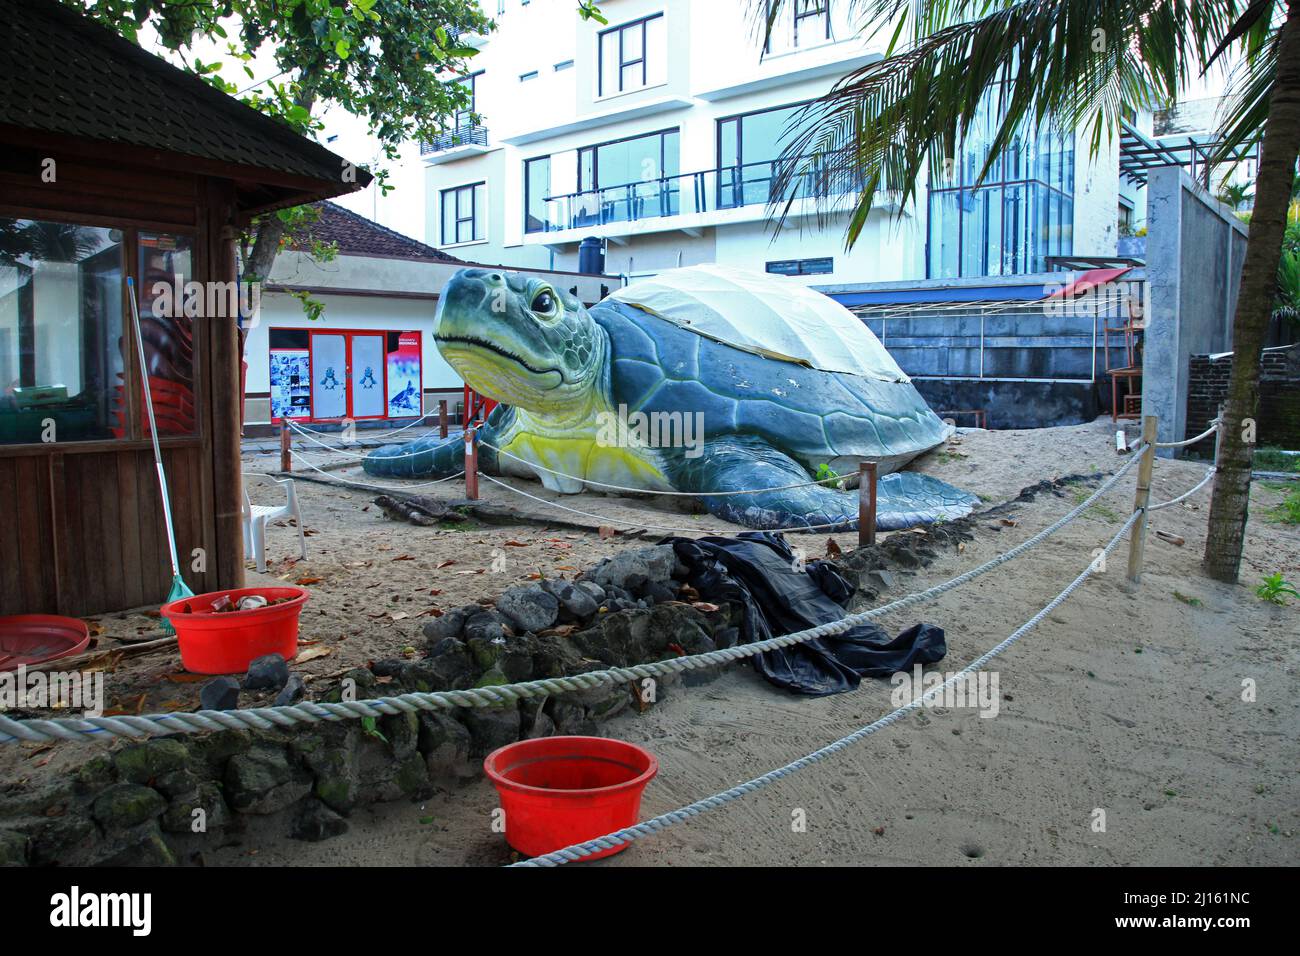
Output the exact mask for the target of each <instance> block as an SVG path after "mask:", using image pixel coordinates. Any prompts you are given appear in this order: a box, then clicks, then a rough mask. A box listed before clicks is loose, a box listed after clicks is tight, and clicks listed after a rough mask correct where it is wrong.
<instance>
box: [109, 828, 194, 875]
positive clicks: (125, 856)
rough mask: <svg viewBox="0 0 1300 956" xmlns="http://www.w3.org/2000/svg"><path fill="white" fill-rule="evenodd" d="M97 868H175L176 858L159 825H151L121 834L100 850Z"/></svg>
mask: <svg viewBox="0 0 1300 956" xmlns="http://www.w3.org/2000/svg"><path fill="white" fill-rule="evenodd" d="M95 865H96V866H108V867H121V866H175V865H176V856H175V855H174V854H173V853H172V850H171V847H169V846H168V845H167V841H166V840H164V839H163V835H162V833H160V832H159V830H158V824H156V823H150V824H148V825H147V826H143V827H140V828H139V829H137V830H134V831H132V832H130V833H124V834H121V835H119V836H117V837H115V838H114V839H112V840H110V841H109V842H108V843H107V844H105V845H104V846H103V847H101V848H100V850H99V854H98V856H97V859H96V860H95Z"/></svg>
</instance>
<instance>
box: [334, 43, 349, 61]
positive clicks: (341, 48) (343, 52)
mask: <svg viewBox="0 0 1300 956" xmlns="http://www.w3.org/2000/svg"><path fill="white" fill-rule="evenodd" d="M351 46H352V44H350V43H349V42H348V41H347V38H346V37H345V38H344V39H341V40H337V41H336V42H335V43H334V52H335V53H337V54H338V55H339V59H340V60H346V59H347V58H348V50H349V49H350V48H351Z"/></svg>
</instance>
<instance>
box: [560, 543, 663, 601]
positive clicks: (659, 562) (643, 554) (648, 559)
mask: <svg viewBox="0 0 1300 956" xmlns="http://www.w3.org/2000/svg"><path fill="white" fill-rule="evenodd" d="M676 563H677V556H676V555H675V554H674V553H673V549H672V547H671V546H667V545H658V546H654V547H649V548H636V549H635V550H632V551H623V552H621V553H620V554H616V555H614V557H612V558H606V559H605V560H604V561H602V562H601V563H600V564H598V565H596V566H595V567H594V568H592V569H591V570H590V571H588V572H587V573H586V574H584V575H583V578H584V579H585V580H588V581H592V582H594V583H596V584H599V585H601V586H603V587H609V586H610V585H614V586H615V587H619V588H623V589H625V590H628V591H635V590H637V589H639V588H641V587H644V586H645V585H646V583H647V582H649V581H660V582H667V581H668V580H669V579H670V578H671V577H672V576H673V569H674V568H675V567H676Z"/></svg>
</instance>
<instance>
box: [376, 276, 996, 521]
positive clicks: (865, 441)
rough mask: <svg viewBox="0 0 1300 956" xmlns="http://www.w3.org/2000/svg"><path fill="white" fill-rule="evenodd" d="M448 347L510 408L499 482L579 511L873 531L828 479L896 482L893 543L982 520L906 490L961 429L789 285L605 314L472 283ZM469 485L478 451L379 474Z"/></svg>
mask: <svg viewBox="0 0 1300 956" xmlns="http://www.w3.org/2000/svg"><path fill="white" fill-rule="evenodd" d="M434 341H435V342H436V343H437V346H438V350H439V351H440V352H441V353H442V355H443V356H444V357H445V358H446V360H447V361H448V362H449V363H450V364H451V366H452V367H453V368H455V369H456V371H457V372H459V373H460V374H461V376H462V377H463V378H464V379H465V381H466V382H467V383H468V384H469V385H470V387H471V388H473V389H474V390H475V391H477V392H478V393H480V394H481V395H485V396H487V397H489V398H492V399H495V400H497V401H499V402H502V403H503V404H502V405H500V406H498V407H497V408H496V409H495V410H494V411H493V412H492V414H491V415H490V416H489V417H488V420H487V422H486V425H485V426H484V427H482V428H480V429H479V432H478V434H479V436H480V437H481V438H482V445H481V452H480V455H479V467H480V469H481V470H482V471H484V472H486V473H489V474H504V475H515V476H523V477H527V478H535V479H539V480H540V481H541V482H542V484H543V485H544V486H545V487H547V488H549V489H551V490H552V491H559V492H567V493H576V492H580V491H583V490H584V489H585V488H588V487H590V488H591V489H593V490H596V491H610V490H611V489H610V488H609V487H608V486H618V487H620V488H623V489H636V490H639V491H643V492H646V493H649V494H654V493H656V492H665V491H675V492H687V493H691V494H698V495H701V498H700V501H701V502H702V503H703V504H704V505H705V506H706V507H707V508H708V510H709V511H710V512H711V513H712V514H714V515H716V516H718V517H719V518H723V519H725V520H727V521H731V522H735V523H737V524H741V525H744V526H746V527H750V528H764V529H789V530H799V529H808V528H814V529H816V528H829V529H834V530H852V529H855V528H856V527H857V521H858V500H857V495H856V494H853V493H846V492H844V491H840V490H837V489H835V488H832V487H828V486H826V485H809V484H807V482H810V481H811V480H813V477H814V476H815V475H816V474H817V471H818V468H819V466H821V465H823V464H824V465H827V466H829V467H830V468H831V469H832V470H834V471H835V472H836V473H839V474H845V473H848V472H851V471H856V470H857V464H858V462H859V461H864V460H865V461H876V462H878V463H879V467H880V471H881V472H882V473H883V474H884V475H885V476H884V477H883V478H881V480H880V482H879V495H878V510H877V527H879V528H882V529H891V528H901V527H907V526H909V525H913V524H917V523H923V522H930V521H935V520H938V519H941V518H955V517H959V516H961V515H965V514H967V513H969V512H970V511H971V509H972V508H973V507H974V505H975V504H976V503H977V500H978V499H976V498H975V497H974V496H972V495H970V494H967V493H966V492H963V491H959V490H958V489H956V488H953V487H952V486H950V485H947V484H944V483H943V482H941V481H939V480H937V479H935V478H932V477H930V476H928V475H922V474H917V473H914V472H900V471H897V469H898V468H901V467H902V466H903V465H904V464H906V463H907V462H908V461H910V460H911V459H912V458H913V457H915V456H916V455H918V454H920V453H921V452H923V451H925V450H927V449H929V448H933V447H934V446H936V445H938V444H939V443H941V442H942V441H943V440H944V439H945V438H946V437H947V435H948V434H949V431H950V426H948V425H945V424H944V423H943V422H942V421H940V420H939V418H938V417H937V416H936V415H935V414H934V412H932V411H931V410H930V408H929V407H928V406H927V405H926V403H925V400H924V399H923V398H921V395H920V393H918V392H917V390H916V388H915V386H913V385H912V383H911V381H910V380H909V379H908V378H907V376H906V375H905V374H903V371H902V370H901V369H900V368H899V367H898V365H897V364H896V363H895V362H894V360H893V358H892V357H891V356H890V355H889V353H888V352H886V351H885V349H884V347H883V346H882V345H881V344H880V342H879V340H877V339H876V337H875V336H874V335H873V334H872V333H871V331H870V330H869V329H867V328H866V326H865V325H863V323H862V322H861V321H860V320H859V319H857V317H855V316H854V315H853V314H852V313H850V312H849V311H848V310H847V309H845V308H843V307H842V306H840V305H839V304H838V303H836V302H834V301H833V300H831V299H830V298H828V297H827V296H824V295H822V294H820V293H818V292H814V291H812V290H810V289H806V288H804V287H802V286H798V285H796V284H794V283H792V282H790V281H789V280H787V279H781V278H778V277H774V276H767V275H763V274H757V273H749V272H744V271H740V270H735V269H728V268H724V267H720V266H695V267H691V268H687V269H676V270H673V271H671V272H667V273H664V274H662V275H660V276H658V277H656V278H654V279H648V280H643V281H640V282H636V283H634V284H632V285H629V286H627V287H625V288H622V289H619V290H618V291H616V292H615V293H613V294H612V295H610V296H609V297H607V298H606V299H604V300H602V301H601V302H600V303H598V304H597V305H595V306H593V307H592V308H591V309H590V310H588V309H586V308H584V307H583V306H582V304H581V303H580V302H579V301H577V299H575V298H574V297H573V296H572V295H569V294H567V293H565V292H563V291H561V290H560V289H557V288H556V287H555V286H554V285H552V284H551V283H549V282H547V281H546V280H545V279H543V278H541V277H537V276H530V275H523V274H512V273H506V272H502V271H493V270H489V269H462V270H461V271H460V272H458V273H457V274H456V275H455V276H454V277H453V278H452V279H451V281H450V282H449V283H448V284H447V287H446V289H445V290H444V292H443V294H442V298H441V302H440V304H439V309H438V316H437V320H436V325H435V328H434ZM498 449H499V451H498ZM463 467H464V451H463V445H462V444H461V443H460V442H458V441H451V442H447V441H445V440H444V441H440V440H438V439H437V438H436V437H435V438H425V439H420V440H417V441H415V442H411V443H408V444H405V445H388V446H385V447H383V448H379V449H377V450H375V451H373V452H371V453H370V454H369V455H368V456H367V458H366V460H365V470H366V471H367V472H368V473H369V474H371V475H377V476H384V477H401V478H417V477H419V478H423V477H443V476H447V475H453V474H455V473H456V472H458V471H460V470H461V469H462V468H463ZM588 482H591V483H592V484H590V485H588V484H587V483H588ZM792 485H802V487H790V486H792ZM754 489H759V490H758V492H757V493H754V494H739V495H720V494H718V493H719V492H734V491H750V490H754Z"/></svg>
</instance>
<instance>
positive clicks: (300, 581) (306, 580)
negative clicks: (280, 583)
mask: <svg viewBox="0 0 1300 956" xmlns="http://www.w3.org/2000/svg"><path fill="white" fill-rule="evenodd" d="M321 580H322V579H321V578H299V579H298V580H297V581H294V582H293V583H294V584H296V585H298V587H300V588H305V587H307V586H308V585H309V584H320V582H321Z"/></svg>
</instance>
